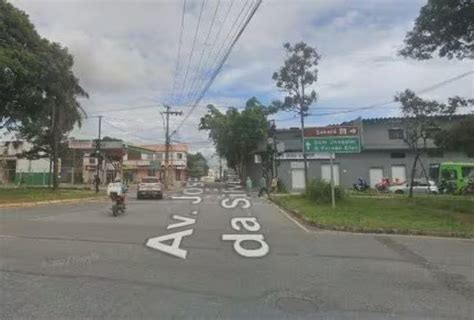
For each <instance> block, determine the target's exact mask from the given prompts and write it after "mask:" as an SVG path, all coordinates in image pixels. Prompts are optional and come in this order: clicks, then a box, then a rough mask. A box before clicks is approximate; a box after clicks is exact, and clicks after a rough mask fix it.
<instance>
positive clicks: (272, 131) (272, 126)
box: [270, 120, 278, 178]
mask: <svg viewBox="0 0 474 320" xmlns="http://www.w3.org/2000/svg"><path fill="white" fill-rule="evenodd" d="M275 131H276V124H275V120H270V135H271V137H272V173H273V177H272V178H275V177H277V176H278V174H277V165H276V156H277V148H276V145H277V144H276V134H275V133H276V132H275Z"/></svg>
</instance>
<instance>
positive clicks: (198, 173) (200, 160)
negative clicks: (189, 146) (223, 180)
mask: <svg viewBox="0 0 474 320" xmlns="http://www.w3.org/2000/svg"><path fill="white" fill-rule="evenodd" d="M187 163H188V174H189V176H190V177H203V176H207V173H208V171H209V166H208V164H207V160H206V158H205V157H204V156H203V155H202V154H201V153H200V152H198V153H195V154H193V153H189V154H188V156H187Z"/></svg>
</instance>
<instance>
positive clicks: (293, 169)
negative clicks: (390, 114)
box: [247, 115, 474, 191]
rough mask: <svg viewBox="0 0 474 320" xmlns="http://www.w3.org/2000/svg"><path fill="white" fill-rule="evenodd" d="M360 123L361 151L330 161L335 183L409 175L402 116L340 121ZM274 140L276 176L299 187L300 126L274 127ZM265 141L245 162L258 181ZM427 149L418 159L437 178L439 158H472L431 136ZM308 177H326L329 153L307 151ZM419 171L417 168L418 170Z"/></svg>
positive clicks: (301, 170) (295, 188)
mask: <svg viewBox="0 0 474 320" xmlns="http://www.w3.org/2000/svg"><path fill="white" fill-rule="evenodd" d="M463 117H464V116H462V115H460V116H454V118H450V119H447V118H446V120H445V121H444V124H445V125H449V123H452V122H453V121H455V120H459V119H462V118H463ZM344 124H345V125H359V126H360V127H361V132H362V135H361V143H362V152H361V153H347V154H336V156H335V161H334V178H335V183H336V185H342V186H344V187H351V186H352V184H353V183H355V182H356V180H357V178H358V177H362V178H363V179H365V180H366V181H367V182H368V183H369V184H370V186H372V187H374V186H375V184H376V183H378V182H380V180H381V178H382V177H387V178H390V179H391V180H399V181H405V180H407V178H408V177H409V169H410V168H411V166H412V164H413V161H414V153H413V152H412V151H411V150H410V149H409V147H408V145H407V144H406V143H405V142H404V140H403V139H404V135H405V132H404V128H403V126H402V118H376V119H360V120H356V121H351V122H347V123H344ZM275 135H276V136H275V139H276V142H277V143H282V145H284V152H283V153H282V154H280V156H279V157H278V161H277V173H278V177H279V178H281V179H282V181H283V183H284V184H285V185H286V187H287V188H288V189H289V190H293V191H298V190H303V189H304V186H305V181H304V166H303V154H302V148H301V140H300V139H301V130H300V129H299V128H288V129H277V130H276V134H275ZM264 147H265V144H264V143H262V145H261V146H260V149H259V150H257V151H256V152H255V158H253V159H252V161H250V162H249V163H248V164H247V171H248V175H249V176H251V177H252V179H254V180H255V181H258V180H257V179H259V178H260V177H261V175H262V166H261V163H258V162H259V161H256V160H258V159H259V157H258V154H259V152H261V151H263V150H264V149H263V148H264ZM427 148H428V152H427V154H425V155H423V157H422V159H421V160H422V163H423V164H424V166H425V169H426V171H427V172H428V174H429V175H430V176H431V178H432V179H434V180H436V179H437V172H438V167H439V164H440V163H441V162H446V161H462V162H472V161H473V160H474V159H472V158H469V157H468V156H467V155H466V154H464V153H462V152H451V151H443V150H440V149H439V148H437V147H436V145H435V144H434V142H433V141H432V140H429V141H428V144H427ZM307 159H308V176H309V179H323V180H330V166H329V154H325V153H320V154H314V153H313V154H307ZM418 172H419V171H418Z"/></svg>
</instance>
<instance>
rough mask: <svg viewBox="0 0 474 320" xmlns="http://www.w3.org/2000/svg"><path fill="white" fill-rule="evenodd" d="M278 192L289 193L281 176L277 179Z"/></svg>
mask: <svg viewBox="0 0 474 320" xmlns="http://www.w3.org/2000/svg"><path fill="white" fill-rule="evenodd" d="M277 192H278V193H288V190H287V189H286V186H285V183H284V182H283V180H282V179H281V178H279V179H278V181H277Z"/></svg>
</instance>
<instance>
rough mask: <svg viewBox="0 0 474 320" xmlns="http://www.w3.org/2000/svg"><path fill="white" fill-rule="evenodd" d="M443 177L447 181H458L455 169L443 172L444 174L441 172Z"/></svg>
mask: <svg viewBox="0 0 474 320" xmlns="http://www.w3.org/2000/svg"><path fill="white" fill-rule="evenodd" d="M441 176H442V177H443V179H445V180H456V179H457V178H458V175H457V173H456V170H453V169H447V170H443V172H441Z"/></svg>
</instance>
